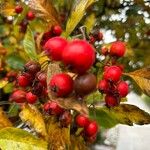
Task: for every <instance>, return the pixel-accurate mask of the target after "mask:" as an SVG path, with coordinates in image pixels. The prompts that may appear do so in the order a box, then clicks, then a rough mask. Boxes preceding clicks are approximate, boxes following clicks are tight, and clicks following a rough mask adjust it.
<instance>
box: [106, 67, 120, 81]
mask: <svg viewBox="0 0 150 150" xmlns="http://www.w3.org/2000/svg"><path fill="white" fill-rule="evenodd" d="M121 75H122V71H121V69H120V68H119V67H117V66H110V67H109V68H108V69H106V71H105V72H104V79H106V80H109V81H112V82H118V81H119V80H120V78H121Z"/></svg>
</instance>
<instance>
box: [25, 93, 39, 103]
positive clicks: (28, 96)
mask: <svg viewBox="0 0 150 150" xmlns="http://www.w3.org/2000/svg"><path fill="white" fill-rule="evenodd" d="M26 100H27V102H28V103H30V104H34V103H35V102H36V101H37V96H36V95H34V94H33V93H32V92H28V93H27V94H26Z"/></svg>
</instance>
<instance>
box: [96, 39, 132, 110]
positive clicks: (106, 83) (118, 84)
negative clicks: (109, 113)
mask: <svg viewBox="0 0 150 150" xmlns="http://www.w3.org/2000/svg"><path fill="white" fill-rule="evenodd" d="M125 50H126V48H125V44H124V43H123V42H121V41H117V42H114V43H112V45H111V47H110V51H109V50H108V48H106V47H104V48H102V54H103V55H110V56H112V57H115V58H119V57H122V56H123V55H124V54H125ZM113 63H115V62H113ZM120 66H121V65H114V64H113V65H110V64H108V65H106V66H105V67H104V74H103V79H102V80H100V81H99V83H98V89H99V91H100V92H101V93H104V94H106V96H105V102H106V105H107V106H108V107H113V106H117V105H118V104H119V103H120V100H121V98H123V97H126V96H127V94H128V91H129V87H128V84H127V83H126V82H125V81H122V80H121V76H122V72H123V70H122V67H120Z"/></svg>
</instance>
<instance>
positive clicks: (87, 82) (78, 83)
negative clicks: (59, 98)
mask: <svg viewBox="0 0 150 150" xmlns="http://www.w3.org/2000/svg"><path fill="white" fill-rule="evenodd" d="M96 84H97V80H96V76H95V75H94V74H92V73H86V74H83V75H78V76H77V77H76V78H75V80H74V90H75V92H76V94H77V95H79V96H83V95H87V94H89V93H91V92H92V91H94V90H95V89H96Z"/></svg>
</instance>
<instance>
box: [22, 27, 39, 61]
mask: <svg viewBox="0 0 150 150" xmlns="http://www.w3.org/2000/svg"><path fill="white" fill-rule="evenodd" d="M23 46H24V50H25V52H26V53H27V55H28V57H29V58H30V59H32V60H37V54H36V47H35V41H34V36H33V32H32V30H31V29H30V27H29V26H28V29H27V32H26V34H25V38H24V40H23Z"/></svg>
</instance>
